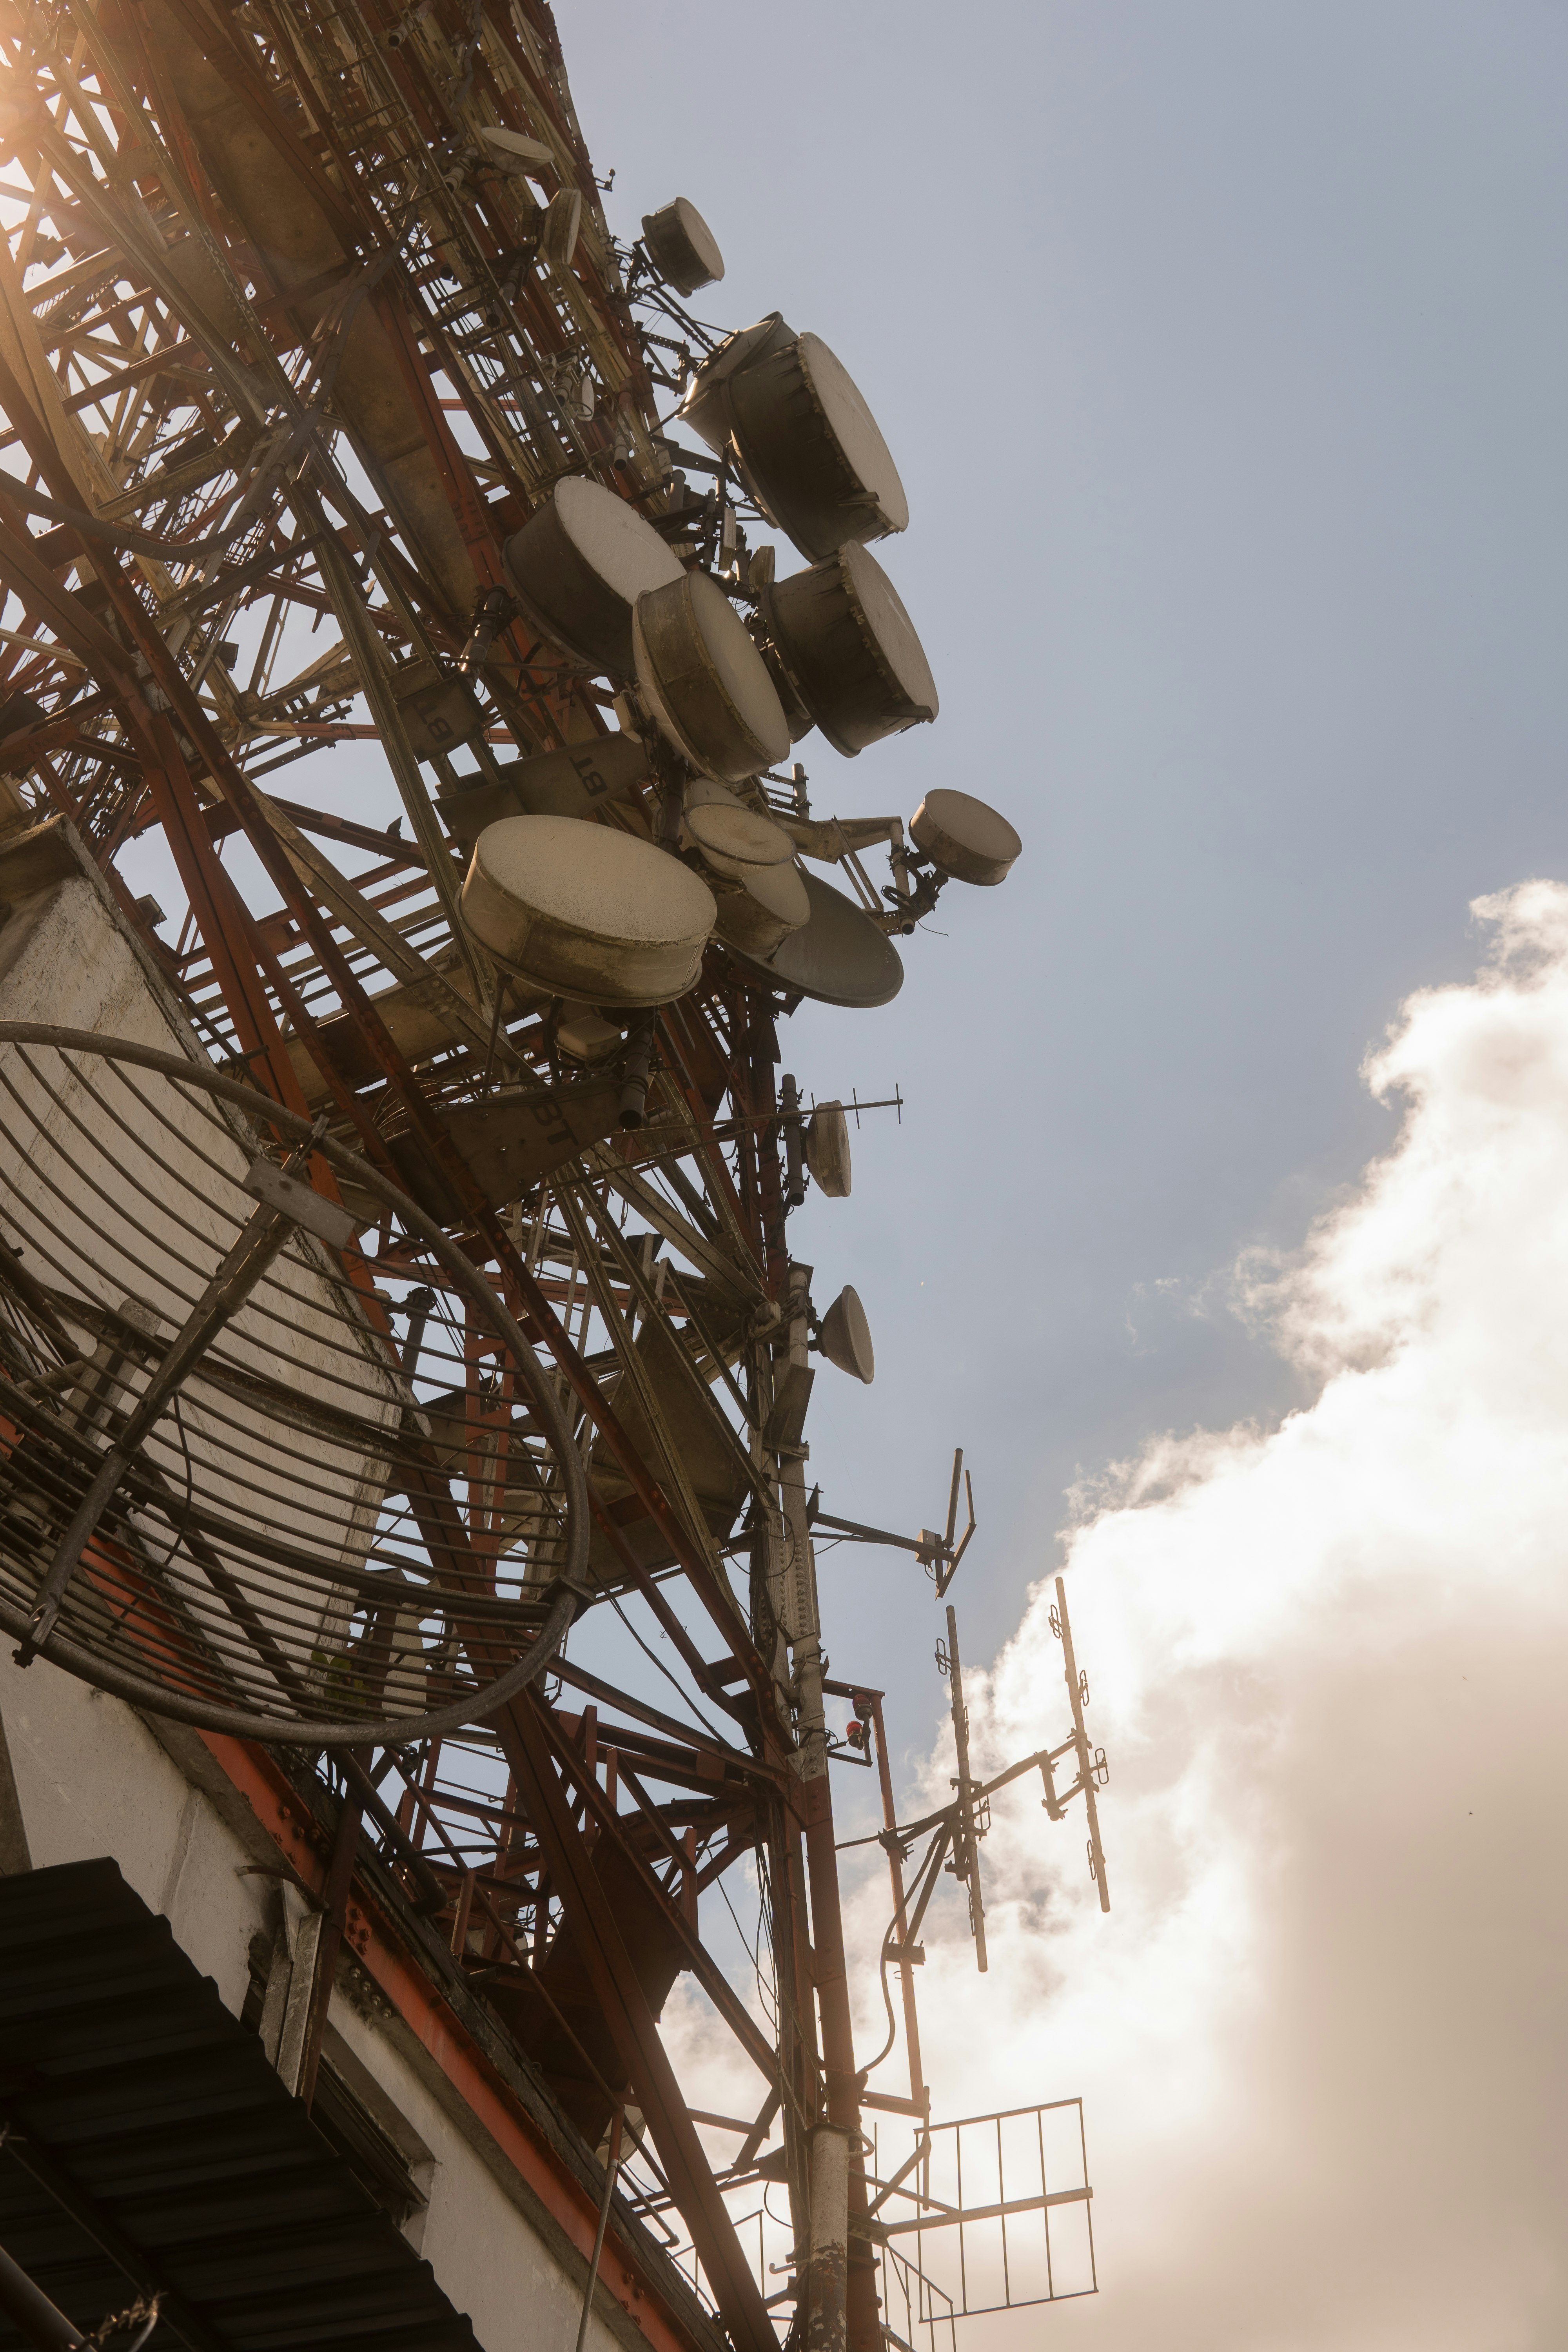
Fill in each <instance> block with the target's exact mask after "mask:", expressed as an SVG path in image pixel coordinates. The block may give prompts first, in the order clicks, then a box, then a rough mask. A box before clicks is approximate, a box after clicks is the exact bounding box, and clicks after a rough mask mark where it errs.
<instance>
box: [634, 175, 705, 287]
mask: <svg viewBox="0 0 1568 2352" xmlns="http://www.w3.org/2000/svg"><path fill="white" fill-rule="evenodd" d="M642 234H643V243H644V244H645V245H646V246H647V252H648V259H649V260H650V261H651V262H652V263H653V266H654V268H656V269H657V270H658V274H659V276H660V277H661V278H663V280H664V282H665V284H666V285H667V286H673V287H674V289H675V290H676V292H677V293H678V294H695V293H696V291H697V289H698V288H699V287H700V286H711V285H713V284H715V283H716V281H717V280H718V279H719V278H722V277H723V275H724V257H723V255H722V254H721V252H720V250H719V240H718V239H717V237H716V236H714V234H713V232H712V230H711V229H710V227H709V226H708V224H707V222H706V221H705V220H704V219H703V217H702V215H701V214H700V212H699V211H698V209H697V207H696V205H694V204H690V203H689V202H688V200H687V199H686V197H685V196H677V197H675V199H674V200H673V202H671V203H669V204H668V205H660V206H659V209H658V212H656V213H644V215H643V216H642Z"/></svg>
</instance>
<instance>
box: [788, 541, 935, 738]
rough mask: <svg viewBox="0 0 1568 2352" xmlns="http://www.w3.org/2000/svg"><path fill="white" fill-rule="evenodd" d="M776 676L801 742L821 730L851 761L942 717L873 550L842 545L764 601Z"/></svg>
mask: <svg viewBox="0 0 1568 2352" xmlns="http://www.w3.org/2000/svg"><path fill="white" fill-rule="evenodd" d="M759 602H760V605H761V610H762V615H763V626H764V627H765V629H766V631H767V634H768V638H769V641H770V643H771V646H772V648H773V665H774V667H773V675H774V679H775V682H776V683H777V684H778V685H779V687H780V690H781V693H782V695H783V698H784V707H785V709H786V710H787V711H788V713H789V718H790V733H791V735H792V737H795V738H796V739H798V738H799V737H800V736H802V735H805V734H807V733H808V732H809V731H810V730H811V729H812V728H813V727H819V728H820V729H821V730H822V732H823V733H824V734H825V735H826V738H827V740H828V741H829V742H830V743H831V744H832V746H833V748H834V750H835V751H842V752H843V753H844V754H845V756H846V758H848V759H853V758H854V757H855V755H856V753H857V752H859V751H865V750H866V748H867V746H868V744H871V743H879V742H880V741H881V740H882V739H883V737H884V736H887V735H897V734H900V733H901V732H902V731H903V730H904V729H905V728H906V727H918V726H920V725H921V723H922V721H925V720H928V719H934V718H935V717H936V715H937V711H938V710H939V709H940V708H941V705H940V703H939V701H938V698H937V690H936V680H935V679H934V678H933V677H932V676H931V664H930V662H929V661H927V659H926V655H925V647H924V646H922V645H921V641H920V638H919V636H918V635H917V634H916V631H915V625H914V623H913V622H912V621H911V620H910V616H909V614H908V613H907V612H906V611H905V609H904V604H903V599H902V598H901V597H900V594H899V592H898V590H897V589H896V588H895V587H894V585H893V583H892V582H891V581H890V580H889V577H888V575H887V573H886V572H884V571H883V569H882V567H881V565H880V564H879V562H878V561H877V559H876V557H875V556H874V555H873V554H871V553H870V551H869V550H868V549H867V548H864V547H857V546H850V547H841V548H840V549H839V550H838V551H837V553H836V554H834V555H830V556H828V557H827V558H826V560H825V561H824V562H821V563H814V564H813V565H812V566H811V568H810V570H809V571H807V572H792V573H791V574H790V576H789V578H788V579H786V580H778V581H775V582H773V584H772V585H771V586H769V587H767V588H764V589H763V591H762V593H761V596H760V599H759Z"/></svg>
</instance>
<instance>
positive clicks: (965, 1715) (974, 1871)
mask: <svg viewBox="0 0 1568 2352" xmlns="http://www.w3.org/2000/svg"><path fill="white" fill-rule="evenodd" d="M957 1484H958V1480H957V1475H956V1473H955V1474H954V1478H953V1485H954V1487H955V1488H956V1486H957ZM947 1654H948V1675H949V1677H950V1679H951V1681H952V1737H953V1740H954V1743H955V1745H956V1747H957V1749H958V1839H957V1846H958V1851H957V1853H955V1854H954V1855H953V1861H952V1866H953V1870H954V1872H955V1873H956V1874H957V1876H958V1877H960V1878H962V1879H963V1880H964V1882H965V1883H966V1885H967V1886H968V1888H969V1916H970V1921H971V1924H972V1926H973V1929H974V1958H975V1961H976V1964H977V1965H978V1967H979V1969H980V1973H981V1975H982V1976H984V1974H985V1972H986V1969H987V1968H988V1967H989V1965H990V1963H989V1962H988V1961H987V1959H986V1957H985V1904H984V1898H983V1896H982V1895H981V1892H980V1840H979V1835H978V1832H977V1830H976V1827H975V1811H974V1800H975V1793H976V1792H975V1784H974V1782H973V1780H972V1779H971V1777H970V1771H969V1709H968V1708H967V1707H966V1706H964V1704H963V1663H962V1661H961V1660H960V1658H959V1654H958V1618H957V1615H956V1613H955V1612H954V1610H953V1606H952V1601H949V1602H948V1604H947Z"/></svg>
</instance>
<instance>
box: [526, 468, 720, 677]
mask: <svg viewBox="0 0 1568 2352" xmlns="http://www.w3.org/2000/svg"><path fill="white" fill-rule="evenodd" d="M504 555H505V562H506V573H507V578H508V580H509V581H510V583H511V589H512V593H513V594H514V595H515V596H516V598H517V601H518V603H519V604H520V605H521V608H522V611H523V613H524V614H525V615H526V617H527V618H528V619H529V620H531V622H532V624H533V625H534V627H535V628H536V629H537V630H538V631H539V632H540V635H542V636H545V637H548V638H549V639H550V641H551V643H552V645H557V646H561V648H562V649H563V652H565V653H567V654H570V655H571V656H572V657H573V658H574V660H576V661H579V662H582V663H583V664H584V666H585V667H587V668H589V669H596V670H597V669H602V670H609V671H611V672H613V673H614V674H615V675H616V677H631V675H632V672H633V667H634V665H633V658H632V607H633V605H634V604H636V603H637V598H638V597H639V596H641V595H644V594H646V593H647V590H648V589H650V588H662V587H663V586H664V585H665V584H666V583H667V582H669V581H674V580H680V579H683V578H684V577H685V573H684V571H683V568H682V566H681V563H680V560H679V557H678V556H676V555H674V554H672V553H671V551H670V550H669V549H668V547H667V546H666V545H665V543H664V541H663V540H662V539H660V537H659V535H658V531H657V530H655V529H654V527H653V525H652V524H651V523H650V522H645V521H644V520H643V518H642V516H641V515H640V514H638V512H637V509H636V507H634V506H628V504H627V503H626V499H619V498H617V497H616V493H615V492H614V490H607V489H605V487H604V485H603V483H602V482H590V481H585V480H584V479H583V478H582V477H581V476H578V475H572V476H569V477H568V478H567V479H566V480H565V481H563V482H557V483H556V485H555V488H554V489H553V491H552V493H551V496H550V498H549V499H547V500H546V502H545V504H544V505H543V506H542V507H540V508H539V509H538V510H537V512H535V513H533V514H531V515H530V517H529V519H528V520H527V521H526V522H525V523H524V524H523V527H522V529H521V530H520V531H516V532H514V533H513V535H512V537H511V538H510V539H509V540H508V541H507V543H506V548H505V551H504Z"/></svg>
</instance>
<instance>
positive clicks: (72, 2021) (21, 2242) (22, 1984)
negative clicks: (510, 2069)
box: [0, 1860, 479, 2352]
mask: <svg viewBox="0 0 1568 2352" xmlns="http://www.w3.org/2000/svg"><path fill="white" fill-rule="evenodd" d="M0 2122H4V2124H5V2126H6V2128H7V2130H8V2131H10V2132H12V2133H15V2134H16V2135H17V2137H16V2140H15V2141H13V2142H8V2143H7V2145H6V2146H5V2147H4V2148H3V2149H0V2245H3V2246H4V2247H5V2249H6V2251H7V2252H9V2253H10V2254H11V2255H12V2257H13V2259H14V2260H16V2262H18V2263H21V2264H22V2266H23V2268H24V2269H25V2270H26V2271H27V2272H28V2273H30V2274H31V2275H32V2277H33V2278H34V2279H35V2280H36V2282H37V2284H38V2285H39V2286H40V2287H41V2288H42V2289H43V2291H44V2292H45V2294H47V2295H49V2296H50V2297H51V2298H52V2300H53V2301H54V2302H55V2303H56V2304H58V2306H59V2307H60V2309H61V2310H62V2311H63V2312H65V2314H66V2315H67V2316H68V2318H69V2319H71V2320H72V2321H73V2322H74V2323H75V2324H76V2325H77V2326H79V2327H81V2328H84V2329H86V2328H91V2327H94V2326H97V2325H98V2324H99V2322H100V2320H101V2319H102V2318H103V2317H104V2316H105V2315H107V2314H109V2313H110V2312H114V2311H119V2310H122V2309H123V2308H124V2307H125V2306H126V2305H128V2304H129V2303H131V2302H132V2299H133V2297H134V2296H135V2294H136V2293H137V2291H138V2287H139V2286H141V2285H142V2284H144V2283H145V2276H146V2274H147V2273H151V2274H152V2275H153V2277H155V2279H156V2281H157V2282H159V2283H162V2284H165V2285H166V2286H167V2287H169V2288H171V2289H173V2290H174V2294H175V2295H176V2296H177V2297H178V2298H179V2299H180V2302H181V2304H182V2305H184V2306H185V2309H184V2313H183V2314H181V2313H176V2314H175V2315H174V2324H171V2321H170V2319H169V2317H168V2316H165V2317H164V2318H163V2319H161V2320H160V2323H159V2326H158V2329H157V2332H156V2334H155V2335H154V2336H153V2339H152V2344H151V2345H150V2347H149V2352H173V2347H174V2345H175V2344H176V2343H177V2342H179V2341H180V2340H182V2338H183V2339H184V2341H185V2342H187V2343H188V2344H189V2345H190V2347H191V2352H315V2347H321V2352H327V2347H329V2346H330V2347H332V2352H479V2346H478V2342H477V2339H476V2337H475V2336H474V2332H473V2329H472V2327H471V2326H469V2324H468V2319H467V2318H466V2317H465V2316H463V2315H461V2314H459V2313H458V2312H456V2311H454V2309H453V2308H452V2305H451V2304H450V2303H449V2302H448V2301H447V2297H446V2296H445V2295H444V2294H442V2292H441V2290H440V2288H439V2287H438V2286H437V2284H436V2280H435V2276H434V2274H433V2273H432V2272H431V2269H430V2266H429V2264H428V2263H424V2262H421V2261H420V2260H419V2258H418V2256H417V2255H416V2253H415V2252H414V2250H413V2249H412V2247H411V2246H410V2245H409V2244H408V2242H407V2241H406V2240H405V2238H404V2237H403V2236H402V2235H401V2234H400V2233H399V2231H397V2229H396V2228H395V2225H394V2223H393V2222H392V2221H390V2220H389V2218H388V2217H387V2215H386V2214H385V2213H384V2212H383V2211H382V2210H381V2209H380V2207H379V2206H377V2205H376V2204H375V2203H374V2200H373V2199H372V2198H371V2197H370V2195H369V2194H368V2192H367V2191H366V2190H365V2189H363V2187H362V2186H361V2185H360V2183H359V2182H358V2181H357V2180H356V2179H355V2178H354V2176H353V2173H352V2172H351V2171H350V2170H349V2168H348V2167H347V2166H346V2165H345V2164H344V2163H343V2162H342V2159H341V2158H339V2157H338V2156H337V2155H336V2154H335V2153H334V2151H333V2150H332V2148H331V2146H330V2145H329V2144H328V2142H327V2141H326V2140H325V2139H324V2138H323V2137H322V2136H321V2133H320V2132H319V2131H318V2130H317V2129H316V2128H315V2126H314V2125H313V2124H312V2123H311V2121H310V2117H309V2116H307V2115H306V2113H305V2111H304V2109H303V2107H302V2106H301V2105H300V2103H299V2101H298V2100H297V2099H294V2098H291V2097H290V2096H289V2093H288V2092H287V2091H286V2090H285V2089H284V2088H283V2085H282V2084H281V2083H280V2082H279V2079H278V2076H277V2075H276V2074H274V2073H273V2071H272V2069H271V2068H270V2066H268V2063H267V2060H266V2057H265V2055H264V2053H263V2052H262V2048H261V2045H260V2042H258V2039H257V2038H256V2036H255V2035H254V2034H252V2033H249V2032H247V2031H246V2029H245V2028H244V2026H242V2025H241V2024H240V2022H239V2021H238V2019H237V2018H236V2017H234V2016H232V2015H231V2014H230V2012H229V2011H227V2010H226V2008H225V2007H224V2005H223V2002H222V2001H221V2000H219V1998H218V1994H217V1989H216V1986H215V1985H214V1984H213V1983H212V1981H211V1979H209V1978H206V1977H203V1976H201V1975H200V1974H199V1973H198V1972H197V1970H196V1969H195V1967H194V1966H193V1964H192V1962H191V1961H190V1960H189V1959H188V1958H186V1956H185V1954H184V1952H183V1951H182V1950H181V1949H180V1948H179V1946H178V1945H177V1944H176V1943H175V1941H174V1937H173V1935H172V1933H171V1932H170V1928H169V1923H168V1921H167V1920H166V1919H162V1918H160V1917H158V1916H157V1915H156V1914H155V1913H153V1912H152V1911H150V1910H149V1909H148V1907H147V1906H146V1905H145V1904H144V1903H143V1902H142V1899H141V1897H140V1895H137V1894H135V1893H134V1891H133V1890H132V1888H131V1887H129V1886H128V1885H126V1884H125V1881H124V1879H123V1878H122V1877H121V1874H120V1872H119V1870H118V1868H117V1867H116V1865H115V1864H114V1863H112V1862H111V1861H107V1860H106V1861H100V1862H80V1863H67V1864H62V1865H60V1866H59V1867H58V1868H55V1869H51V1870H38V1871H33V1872H31V1873H30V1874H26V1875H25V1876H20V1877H16V1878H5V1879H0ZM45 2181H48V2182H50V2183H51V2184H52V2189H51V2188H46V2187H45V2186H44V2185H43V2183H44V2182H45ZM62 2199H63V2200H64V2201H63V2202H62V2201H61V2200H62ZM72 2207H74V2213H73V2211H72V2210H68V2209H69V2208H72ZM95 2235H96V2237H97V2239H98V2241H99V2242H97V2243H95V2242H94V2236H95ZM105 2244H107V2245H108V2246H109V2247H110V2248H111V2249H112V2250H113V2251H114V2252H115V2253H116V2254H117V2255H118V2257H119V2259H118V2261H117V2260H115V2259H111V2258H110V2253H109V2252H105V2251H104V2246H105ZM139 2265H140V2266H142V2273H143V2274H142V2275H141V2276H139V2275H138V2274H137V2273H138V2266H139ZM128 2273H129V2274H128ZM23 2342H24V2339H23V2338H22V2337H21V2336H19V2335H17V2334H16V2332H15V2330H14V2329H13V2328H12V2327H11V2326H10V2325H9V2323H7V2322H6V2321H5V2320H4V2319H3V2318H0V2352H9V2347H12V2346H13V2345H16V2346H20V2345H22V2344H23Z"/></svg>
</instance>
